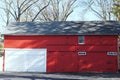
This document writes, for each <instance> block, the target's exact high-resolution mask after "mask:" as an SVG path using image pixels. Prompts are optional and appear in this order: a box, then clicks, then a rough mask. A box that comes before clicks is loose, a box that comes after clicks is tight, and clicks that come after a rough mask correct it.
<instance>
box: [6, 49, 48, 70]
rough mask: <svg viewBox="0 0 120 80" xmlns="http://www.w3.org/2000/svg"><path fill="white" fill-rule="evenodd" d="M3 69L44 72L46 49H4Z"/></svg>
mask: <svg viewBox="0 0 120 80" xmlns="http://www.w3.org/2000/svg"><path fill="white" fill-rule="evenodd" d="M5 71H16V72H46V49H6V52H5Z"/></svg>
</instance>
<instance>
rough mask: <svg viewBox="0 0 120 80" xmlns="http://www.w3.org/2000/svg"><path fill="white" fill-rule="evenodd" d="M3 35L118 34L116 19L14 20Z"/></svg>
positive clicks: (119, 28) (119, 25)
mask: <svg viewBox="0 0 120 80" xmlns="http://www.w3.org/2000/svg"><path fill="white" fill-rule="evenodd" d="M4 34H5V35H119V34H120V23H119V22H117V21H58V22H56V21H55V22H43V23H42V22H14V23H11V24H9V26H7V29H6V30H5V33H4Z"/></svg>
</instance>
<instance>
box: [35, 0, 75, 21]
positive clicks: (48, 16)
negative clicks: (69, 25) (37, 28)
mask: <svg viewBox="0 0 120 80" xmlns="http://www.w3.org/2000/svg"><path fill="white" fill-rule="evenodd" d="M76 1H77V0H50V5H49V6H48V7H47V8H45V9H44V10H43V11H42V12H41V13H40V14H39V16H38V18H37V20H40V21H66V20H67V18H68V16H69V15H70V14H71V13H72V12H73V9H74V8H75V7H76V4H75V3H76ZM42 2H43V5H47V4H48V0H43V1H42ZM36 7H37V9H38V10H40V9H41V6H40V5H39V4H36Z"/></svg>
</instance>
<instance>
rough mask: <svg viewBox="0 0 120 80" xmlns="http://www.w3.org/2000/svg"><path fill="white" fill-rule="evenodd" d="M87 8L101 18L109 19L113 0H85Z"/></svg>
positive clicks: (111, 15) (111, 16)
mask: <svg viewBox="0 0 120 80" xmlns="http://www.w3.org/2000/svg"><path fill="white" fill-rule="evenodd" d="M86 3H87V5H88V7H87V8H86V9H89V10H90V11H92V12H93V13H94V14H95V15H96V16H97V17H98V18H100V19H102V20H111V19H112V18H113V14H112V13H111V8H112V6H113V0H87V1H86Z"/></svg>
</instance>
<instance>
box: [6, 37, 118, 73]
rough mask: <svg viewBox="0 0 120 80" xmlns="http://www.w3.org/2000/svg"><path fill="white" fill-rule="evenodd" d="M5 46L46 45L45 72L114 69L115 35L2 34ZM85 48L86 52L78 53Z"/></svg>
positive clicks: (116, 67)
mask: <svg viewBox="0 0 120 80" xmlns="http://www.w3.org/2000/svg"><path fill="white" fill-rule="evenodd" d="M4 43H5V44H4V46H5V48H47V72H117V69H118V65H117V64H118V63H117V59H118V58H117V56H108V55H107V52H117V51H118V50H117V49H118V48H117V36H85V44H78V36H5V40H4ZM79 51H85V52H86V54H87V55H85V56H80V55H78V52H79Z"/></svg>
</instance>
